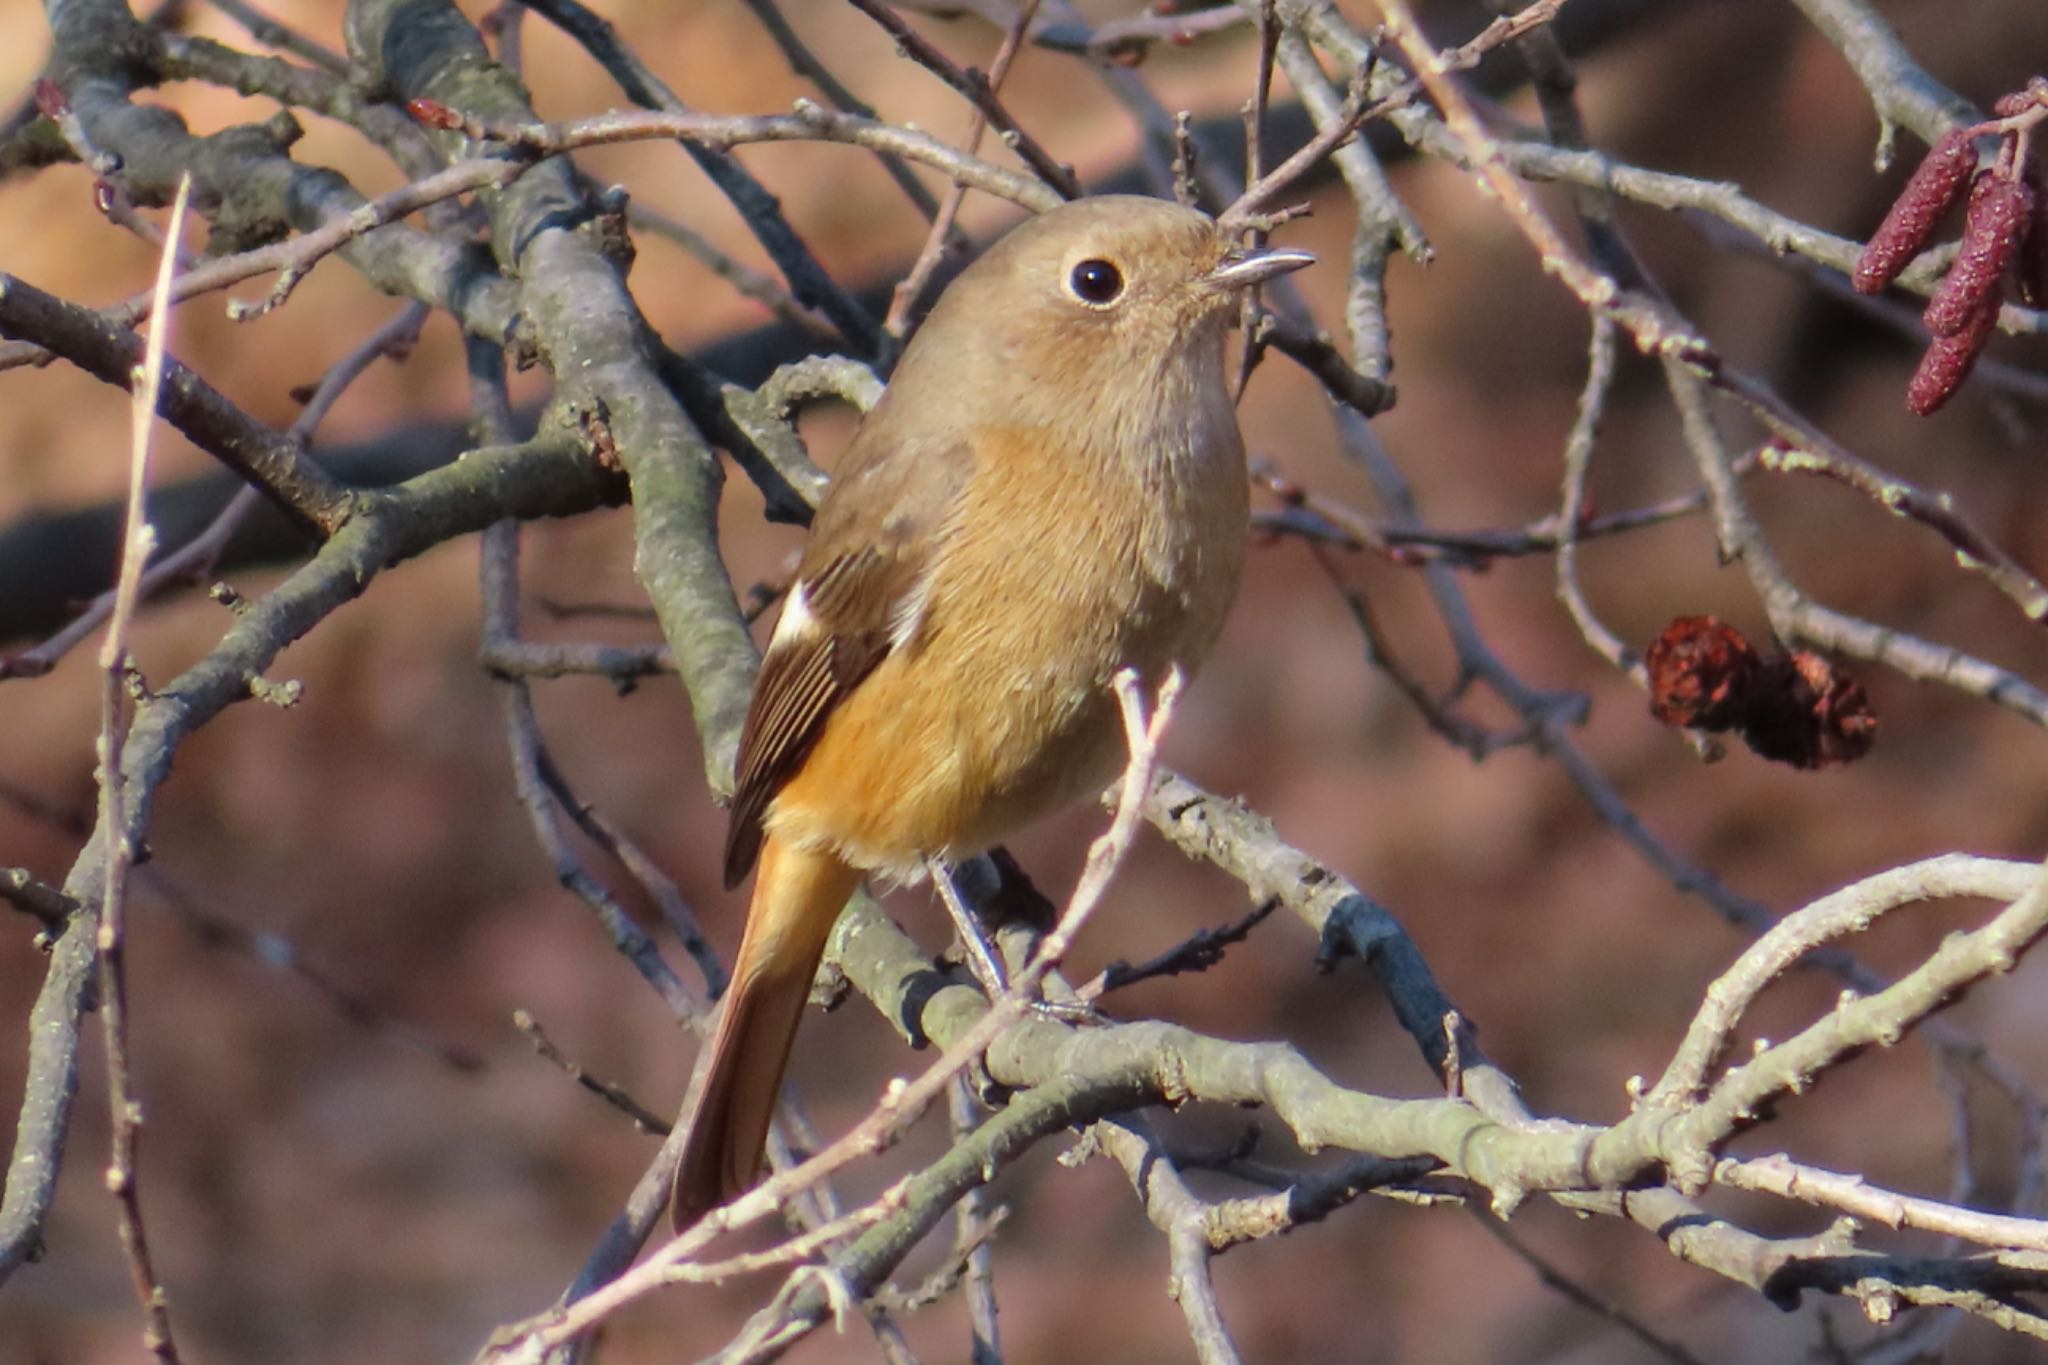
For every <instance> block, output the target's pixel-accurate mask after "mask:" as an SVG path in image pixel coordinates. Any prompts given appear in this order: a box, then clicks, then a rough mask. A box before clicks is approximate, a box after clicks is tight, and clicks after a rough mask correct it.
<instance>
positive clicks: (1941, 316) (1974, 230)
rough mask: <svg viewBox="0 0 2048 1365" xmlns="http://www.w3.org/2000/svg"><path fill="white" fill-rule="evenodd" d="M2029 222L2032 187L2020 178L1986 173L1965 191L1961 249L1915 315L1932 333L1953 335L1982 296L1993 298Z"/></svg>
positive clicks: (1967, 320) (1975, 309)
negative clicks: (1966, 208)
mask: <svg viewBox="0 0 2048 1365" xmlns="http://www.w3.org/2000/svg"><path fill="white" fill-rule="evenodd" d="M2033 223H2034V187H2033V186H2032V185H2029V184H2028V183H2027V182H2026V181H2024V180H2007V179H2005V178H2003V177H2001V176H1997V175H1990V176H1986V177H1985V179H1984V181H1981V182H1979V184H1978V185H1977V187H1976V189H1974V190H1972V191H1971V193H1970V213H1969V217H1968V218H1967V219H1966V220H1965V222H1964V225H1963V245H1962V250H1961V251H1960V252H1958V253H1957V255H1956V263H1955V264H1954V265H1953V266H1951V267H1949V272H1948V274H1947V275H1946V276H1945V277H1943V279H1942V281H1941V287H1940V288H1939V289H1936V290H1935V291H1934V298H1933V299H1932V300H1931V301H1930V302H1929V303H1928V305H1927V311H1926V312H1925V313H1922V314H1921V315H1920V320H1921V321H1923V322H1925V323H1926V324H1927V330H1928V331H1930V332H1933V333H1934V334H1935V335H1936V336H1943V337H1948V336H1954V335H1955V334H1956V333H1958V332H1960V331H1963V330H1964V329H1965V328H1967V327H1968V326H1969V325H1970V322H1971V320H1972V319H1973V318H1975V317H1976V316H1977V314H1978V313H1979V312H1980V311H1981V308H1980V305H1982V304H1983V302H1984V301H1985V300H1986V299H1989V298H1995V297H1996V296H1997V295H1998V293H1999V292H2000V286H2001V284H2002V282H2003V280H2004V278H2005V271H2006V267H2007V266H2010V265H2011V264H2012V261H2013V257H2014V256H2016V255H2017V254H2018V253H2019V247H2020V242H2021V240H2022V239H2024V238H2025V237H2026V235H2027V229H2028V228H2030V227H2032V226H2033Z"/></svg>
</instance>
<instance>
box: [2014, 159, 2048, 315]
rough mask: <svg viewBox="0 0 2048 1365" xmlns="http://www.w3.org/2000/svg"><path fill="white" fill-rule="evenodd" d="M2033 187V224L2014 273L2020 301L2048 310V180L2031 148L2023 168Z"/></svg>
mask: <svg viewBox="0 0 2048 1365" xmlns="http://www.w3.org/2000/svg"><path fill="white" fill-rule="evenodd" d="M2021 173H2022V174H2024V175H2025V176H2026V177H2027V180H2028V183H2030V184H2032V185H2033V187H2034V221H2033V224H2032V226H2030V227H2029V228H2028V229H2027V239H2026V241H2024V242H2023V243H2021V244H2020V259H2019V264H2018V265H2017V266H2015V267H2014V269H2013V273H2014V275H2016V276H2017V277H2018V279H2019V285H2020V302H2021V303H2024V304H2026V305H2027V307H2029V308H2048V181H2044V179H2043V176H2042V172H2041V158H2040V156H2039V155H2038V154H2037V153H2035V152H2033V151H2032V150H2031V149H2030V150H2029V152H2028V155H2027V162H2026V165H2025V167H2024V168H2023V169H2022V172H2021Z"/></svg>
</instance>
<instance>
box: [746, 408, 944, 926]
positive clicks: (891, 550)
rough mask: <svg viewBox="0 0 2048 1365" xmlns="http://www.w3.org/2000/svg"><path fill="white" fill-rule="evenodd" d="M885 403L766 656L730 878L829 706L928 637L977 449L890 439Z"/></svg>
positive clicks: (816, 529)
mask: <svg viewBox="0 0 2048 1365" xmlns="http://www.w3.org/2000/svg"><path fill="white" fill-rule="evenodd" d="M885 401H886V400H885ZM882 415H883V414H882V413H881V412H880V410H878V411H877V412H876V413H874V414H871V416H870V420H869V423H868V424H867V429H864V430H863V431H862V433H861V437H859V438H856V440H855V442H854V445H853V446H852V447H850V448H849V449H848V451H847V454H846V457H845V459H844V461H843V462H842V467H841V470H840V473H839V477H838V478H837V479H836V480H835V481H834V483H833V485H832V488H831V491H830V493H829V494H828V495H827V497H826V499H825V502H824V504H823V505H822V506H820V507H819V509H818V516H817V520H816V521H815V522H814V523H813V524H812V527H811V537H810V540H809V542H808V543H807V545H806V546H805V549H804V558H803V563H802V564H801V565H800V566H799V567H798V569H797V581H796V584H795V586H794V587H792V588H791V589H790V594H789V597H788V598H787V599H786V600H785V601H784V603H783V607H782V615H781V617H780V618H779V619H778V620H777V622H776V625H775V634H774V635H773V636H772V637H771V638H770V639H769V642H768V652H767V654H766V656H765V657H764V658H763V659H762V660H761V674H760V677H759V678H757V679H756V680H755V683H754V698H753V701H752V703H751V704H750V705H749V706H748V708H747V720H746V725H745V728H743V729H742V730H741V732H740V752H739V773H738V778H737V781H736V783H735V787H734V791H733V802H732V822H731V824H730V825H729V826H728V828H727V831H726V840H725V884H726V885H727V886H728V887H730V886H737V885H738V884H739V883H740V881H741V880H743V879H744V878H745V877H746V875H747V873H748V871H749V870H750V869H751V868H752V867H753V864H754V859H755V858H756V857H757V856H758V855H759V853H760V849H761V836H762V825H761V822H762V819H763V817H764V816H765V815H766V814H767V810H768V803H769V802H770V801H771V800H773V799H774V796H775V793H776V792H777V791H779V790H781V788H782V785H783V783H785V782H787V781H788V780H789V779H790V777H791V776H792V775H793V774H795V772H796V771H797V769H798V768H800V767H802V766H803V761H804V758H805V756H806V755H808V754H809V752H810V749H811V746H812V745H813V744H814V743H816V741H817V738H818V734H819V732H820V730H821V729H822V728H823V727H824V724H825V720H826V718H827V717H828V716H830V715H831V714H832V711H833V710H834V708H836V707H837V706H838V705H839V703H840V702H842V701H844V700H845V699H846V698H847V697H848V696H849V695H851V694H852V692H853V690H854V689H855V688H856V687H858V686H860V684H861V681H862V680H863V679H865V678H866V677H867V676H868V674H870V673H872V672H873V671H874V670H875V667H876V665H878V664H880V663H881V662H882V660H884V659H886V658H887V657H888V656H889V655H890V654H891V653H893V652H895V651H896V650H898V649H900V648H905V647H910V646H912V645H913V643H914V641H915V639H916V635H917V630H918V626H919V624H920V619H921V616H922V611H923V605H924V593H925V590H926V588H927V586H928V582H929V579H928V574H929V570H930V568H931V565H932V563H933V561H934V560H935V559H936V557H937V551H938V547H939V544H940V542H941V541H942V539H943V536H944V533H945V529H946V524H947V522H948V519H949V518H950V516H951V514H952V512H953V509H954V507H955V506H956V505H957V504H958V501H959V497H960V490H961V488H962V487H963V486H964V484H965V483H966V479H967V473H968V471H969V469H970V468H971V465H972V459H973V456H972V452H971V451H968V450H966V449H965V448H963V447H958V446H949V445H945V444H941V443H939V442H934V441H930V440H916V439H912V440H908V441H894V440H888V439H886V438H887V436H888V431H887V423H886V422H877V421H875V420H874V419H875V418H878V417H881V416H882ZM870 436H874V437H877V438H881V439H875V440H869V439H866V438H868V437H870Z"/></svg>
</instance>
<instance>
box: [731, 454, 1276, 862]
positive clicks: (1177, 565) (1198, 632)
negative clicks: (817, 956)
mask: <svg viewBox="0 0 2048 1365" xmlns="http://www.w3.org/2000/svg"><path fill="white" fill-rule="evenodd" d="M1208 432H1209V436H1210V439H1209V441H1208V443H1207V447H1208V448H1202V449H1195V448H1192V447H1191V446H1190V445H1189V443H1188V441H1187V438H1185V437H1183V438H1182V440H1181V443H1180V445H1179V447H1178V448H1168V449H1164V450H1162V451H1160V452H1158V453H1157V455H1156V456H1155V457H1154V458H1150V459H1147V460H1146V461H1143V462H1141V463H1140V464H1138V465H1137V466H1136V467H1131V466H1130V465H1129V464H1124V465H1118V464H1117V463H1115V462H1113V461H1112V462H1106V461H1103V460H1100V459H1097V458H1093V457H1092V455H1091V452H1089V451H1087V450H1086V449H1081V450H1074V449H1069V450H1067V451H1065V452H1064V453H1061V452H1058V451H1054V450H1051V449H1049V448H1048V446H1047V443H1046V442H1044V441H1043V440H1041V439H1037V438H1035V437H1034V436H1033V435H1032V434H1031V433H1026V432H1020V431H1003V432H999V433H996V434H995V435H992V436H991V437H990V438H989V439H988V443H987V447H986V448H985V449H981V450H979V451H978V453H977V463H976V468H975V472H974V476H973V477H972V478H971V479H970V481H969V485H968V491H967V494H966V495H965V496H964V498H963V499H962V502H961V504H960V507H959V509H958V512H957V514H956V515H955V516H954V518H953V519H952V520H951V522H950V523H949V524H948V526H947V527H946V529H945V531H944V532H943V533H942V536H941V547H940V551H939V555H938V557H937V559H936V561H935V562H936V568H935V570H934V572H933V575H932V579H931V584H930V590H929V593H928V596H927V600H926V605H925V610H924V614H923V618H922V622H921V624H920V627H919V629H918V630H917V632H916V634H915V636H914V638H912V639H911V640H910V641H909V642H908V643H907V644H906V646H905V647H903V648H899V649H898V650H896V651H895V652H894V653H892V654H891V655H890V656H889V657H888V658H887V659H885V660H884V661H883V662H882V664H881V665H880V666H879V667H877V668H876V669H875V671H874V672H873V673H872V674H870V675H869V676H868V677H867V678H866V679H865V680H864V681H863V682H862V683H861V684H860V686H859V687H858V688H856V689H855V690H854V692H853V694H852V695H851V696H849V697H848V698H847V699H846V700H845V701H844V702H842V703H841V704H840V706H839V707H838V708H837V709H836V710H835V711H834V713H833V714H832V716H831V717H830V718H829V719H828V720H827V721H826V723H825V726H824V728H823V730H822V732H821V733H820V735H819V737H818V741H817V745H816V747H815V748H814V749H813V750H812V751H811V753H810V755H809V756H808V758H807V759H806V760H805V762H804V765H803V767H802V768H801V769H800V770H799V771H798V772H797V773H796V774H795V775H793V776H792V777H791V779H790V780H789V782H788V783H787V784H786V785H785V786H784V787H783V788H782V790H781V792H780V793H778V795H777V797H776V799H775V801H774V803H773V805H772V806H771V808H770V810H769V813H768V818H767V824H768V827H769V828H770V829H772V830H774V831H775V832H776V833H777V834H778V835H779V836H781V837H784V838H789V839H792V840H794V841H796V842H798V843H800V844H806V845H827V846H831V847H833V848H834V849H835V850H837V851H838V852H839V853H840V855H841V856H842V857H844V858H846V859H847V861H849V862H851V863H853V864H854V865H855V866H857V867H862V868H865V869H868V870H872V871H879V872H883V873H888V874H894V875H897V876H906V875H915V873H916V872H917V870H918V866H919V862H920V860H921V859H922V857H923V856H924V855H925V854H929V853H937V854H942V855H945V856H948V857H953V858H958V857H964V856H967V855H969V854H973V853H977V852H980V851H981V850H983V849H985V848H987V847H988V846H989V845H990V844H993V843H995V842H997V841H999V840H1001V839H1003V838H1005V837H1007V836H1008V835H1009V834H1010V833H1011V832H1013V831H1014V830H1016V829H1017V828H1019V827H1020V826H1022V825H1024V824H1027V823H1029V822H1030V821H1032V820H1034V819H1036V818H1037V817H1039V816H1041V815H1043V814H1046V813H1047V812H1049V811H1051V810H1053V809H1055V808H1057V807H1059V806H1061V805H1064V804H1066V803H1067V802H1069V801H1071V800H1074V799H1075V798H1077V797H1079V796H1082V795H1085V794H1087V793H1088V792H1090V791H1092V790H1096V789H1099V788H1100V787H1101V786H1102V785H1104V784H1105V783H1106V782H1107V781H1108V780H1109V779H1110V778H1111V777H1112V776H1113V775H1114V774H1115V772H1116V770H1117V768H1118V767H1119V766H1120V765H1121V763H1122V761H1123V758H1124V744H1123V736H1122V729H1121V725H1120V722H1119V720H1118V713H1117V706H1116V701H1115V697H1114V695H1113V693H1112V690H1111V686H1110V680H1111V679H1112V678H1113V677H1114V676H1115V674H1116V673H1117V672H1118V671H1119V670H1121V669H1123V668H1126V667H1131V668H1136V669H1137V670H1138V671H1139V673H1140V675H1141V676H1142V677H1143V678H1144V679H1145V680H1146V682H1147V684H1148V685H1154V686H1156V684H1157V683H1158V681H1159V680H1160V679H1161V678H1162V677H1163V676H1164V675H1165V673H1166V672H1167V670H1168V669H1169V668H1170V667H1172V666H1173V665H1175V664H1178V665H1180V666H1181V667H1182V668H1183V669H1184V670H1192V668H1193V667H1194V665H1195V664H1196V663H1197V662H1198V661H1199V660H1200V659H1201V657H1202V656H1203V655H1204V654H1206V653H1207V651H1208V649H1209V646H1210V645H1211V644H1212V643H1213V642H1214V640H1215V637H1216V635H1217V633H1218V631H1219V630H1220V628H1221V625H1222V621H1223V618H1224V615H1225V613H1226V612H1227V611H1228V609H1229V605H1230V599H1231V597H1232V595H1233V594H1234V592H1235V589H1236V583H1237V576H1238V570H1239V567H1240V565H1241V563H1242V559H1243V553H1244V538H1245V518H1246V489H1245V475H1244V464H1243V454H1242V447H1241V446H1240V444H1239V442H1238V437H1237V431H1236V426H1235V423H1234V421H1232V422H1230V423H1229V424H1228V426H1227V427H1225V428H1224V429H1223V435H1224V436H1227V440H1224V439H1221V437H1219V436H1218V435H1217V429H1216V428H1215V427H1214V426H1211V427H1209V428H1208ZM1219 441H1220V444H1219Z"/></svg>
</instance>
